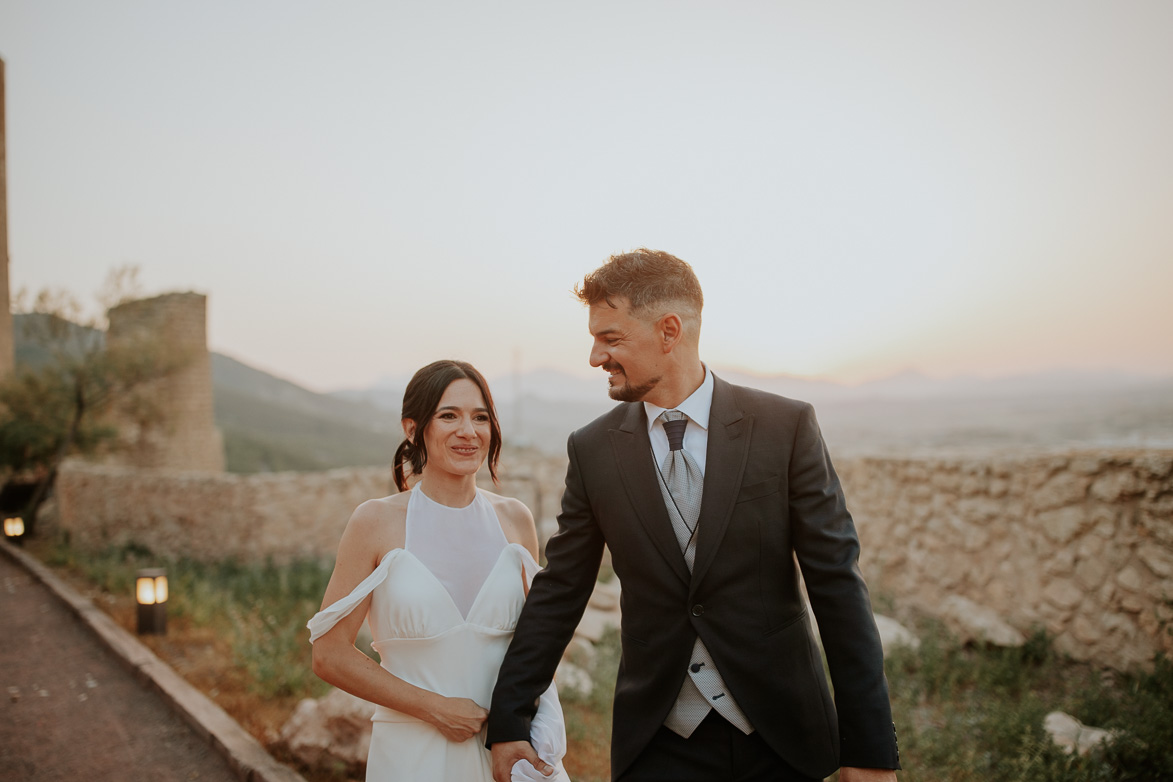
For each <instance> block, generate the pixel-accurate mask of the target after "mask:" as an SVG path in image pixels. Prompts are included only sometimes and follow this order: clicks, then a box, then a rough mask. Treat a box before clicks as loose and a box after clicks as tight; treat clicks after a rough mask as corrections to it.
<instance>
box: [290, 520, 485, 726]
mask: <svg viewBox="0 0 1173 782" xmlns="http://www.w3.org/2000/svg"><path fill="white" fill-rule="evenodd" d="M388 505H389V503H387V502H383V501H372V502H366V503H363V504H362V505H360V506H359V507H358V509H357V510H355V512H354V514H353V515H352V516H351V518H350V521H349V522H347V524H346V531H345V532H343V534H342V541H341V542H340V543H339V544H338V557H337V560H336V561H335V564H334V573H333V574H332V575H331V576H330V583H329V584H328V585H327V587H326V596H325V598H324V599H323V601H322V607H323V608H326V607H328V606H331V605H333V604H334V603H336V602H337V601H338V600H341V599H342V598H344V597H346V596H347V595H349V594H350V593H351V592H352V591H354V588H355V587H357V586H358V585H359V584H360V583H361V582H362V581H363V579H365V578H366V577H367V576H369V575H370V574H371V572H372V571H373V570H374V569H375V567H376V566H377V565H378V561H379V558H380V557H381V556H382V555H383V554H384V553H385V552H386V551H388V550H389V549H391V548H399V547H401V546H402V543H403V518H402V513H401V512H399V511H400V509H399V508H396V507H394V506H393V505H392V506H390V507H388ZM370 604H371V597H370V595H368V596H367V597H366V598H365V599H364V600H363V601H362V602H361V603H360V604H359V605H358V606H356V607H355V609H354V610H353V611H351V612H350V613H349V614H347V615H346V616H345V617H343V618H342V619H340V620H339V621H338V623H337V624H336V625H334V627H333V628H331V629H330V630H328V631H327V632H326V633H325V634H323V635H322V636H321V637H319V638H318V639H317V640H316V641H314V644H313V670H314V673H315V674H316V675H317V676H318V677H320V678H321V679H323V680H324V681H326V682H328V683H330V684H332V685H334V686H335V687H337V688H338V689H340V690H345V691H347V692H349V693H351V694H352V695H356V696H358V697H359V698H362V699H363V700H365V701H369V702H371V703H377V704H379V705H381V706H386V707H387V708H389V709H394V710H395V711H398V712H401V713H403V714H407V715H410V716H412V717H415V718H416V719H419V720H423V721H424V722H428V723H430V724H431V725H433V726H435V728H436V729H437V730H439V731H440V733H441V734H443V736H444V738H446V739H448V740H449V741H456V742H460V741H465V740H466V739H469V738H471V737H472V736H475V735H476V734H477V733H479V732H480V730H481V727H482V726H483V725H484V722H485V718H486V717H487V716H488V711H486V710H485V709H483V708H481V707H480V706H478V705H477V704H476V703H475V702H473V701H471V700H469V699H467V698H448V697H445V696H443V695H440V694H438V693H435V692H432V691H430V690H425V689H423V688H422V687H417V686H415V685H414V684H410V683H408V682H405V681H404V680H403V679H400V678H399V677H398V676H395V675H394V674H392V673H390V672H388V671H387V670H386V669H385V668H383V667H382V666H380V665H379V664H378V663H377V662H375V661H374V660H372V659H371V658H370V657H367V656H366V655H365V654H363V653H362V652H361V651H360V650H359V649H358V647H356V646H355V645H354V642H355V639H356V638H357V637H358V631H359V628H361V627H362V623H363V620H364V619H365V618H366V615H367V611H368V610H369V608H370Z"/></svg>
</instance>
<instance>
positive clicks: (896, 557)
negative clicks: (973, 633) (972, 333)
mask: <svg viewBox="0 0 1173 782" xmlns="http://www.w3.org/2000/svg"><path fill="white" fill-rule="evenodd" d="M839 472H840V476H841V478H842V480H843V484H844V487H845V489H846V492H847V500H848V507H849V508H850V509H851V510H852V513H853V515H854V517H855V521H856V525H857V527H858V529H859V534H860V540H861V544H862V546H863V559H862V562H861V567H862V569H863V571H864V574H865V576H866V577H867V579H868V583H869V585H870V586H871V588H872V590H873V591H878V592H880V593H883V594H885V595H888V596H890V597H892V598H893V599H894V600H895V601H896V603H897V604H898V605H911V606H915V607H917V608H919V609H921V610H923V611H926V612H928V613H930V614H934V615H937V616H941V617H943V618H946V620H947V621H948V617H950V616H953V617H958V616H959V615H960V614H968V615H969V616H970V617H974V616H977V617H985V619H986V620H990V618H991V617H993V618H994V619H997V618H1000V619H1001V622H1000V623H997V622H990V621H987V622H986V626H988V627H989V628H990V629H989V632H990V633H992V634H994V636H992V637H989V638H986V639H984V640H988V641H990V642H995V643H998V642H1009V640H1010V639H1008V638H1006V636H1007V634H1012V633H1013V632H1014V631H1017V632H1019V633H1024V634H1026V633H1029V632H1031V630H1032V629H1033V628H1035V627H1043V628H1045V629H1046V630H1047V631H1048V633H1050V635H1051V636H1052V637H1053V638H1054V639H1055V645H1056V647H1057V648H1058V649H1059V650H1060V651H1061V652H1064V653H1066V654H1069V655H1071V656H1072V657H1074V658H1076V659H1080V660H1094V661H1096V662H1098V663H1101V664H1105V665H1110V666H1112V667H1115V668H1119V669H1126V668H1129V667H1131V666H1133V665H1136V664H1142V663H1145V662H1147V661H1149V660H1151V659H1152V657H1153V654H1154V653H1155V652H1156V651H1157V650H1158V649H1163V650H1164V651H1166V652H1173V637H1171V636H1170V635H1169V634H1168V633H1166V632H1164V631H1163V628H1164V627H1165V626H1167V625H1166V623H1168V622H1170V620H1171V619H1173V611H1171V610H1170V609H1171V606H1173V603H1171V602H1170V601H1173V451H1119V452H1074V453H1040V454H1034V455H1006V456H1001V457H999V456H985V457H972V456H970V457H956V458H927V459H856V460H851V461H847V462H844V463H843V464H841V465H840V466H839ZM962 601H964V603H963V602H962ZM967 605H968V606H969V607H968V608H967V607H966V606H967ZM951 624H953V625H954V626H955V627H956V626H957V624H958V623H957V622H953V623H951Z"/></svg>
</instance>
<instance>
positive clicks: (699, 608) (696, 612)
mask: <svg viewBox="0 0 1173 782" xmlns="http://www.w3.org/2000/svg"><path fill="white" fill-rule="evenodd" d="M704 612H705V607H704V606H703V605H701V604H700V603H697V604H696V605H694V606H693V607H692V615H693V616H700V615H701V614H703V613H704Z"/></svg>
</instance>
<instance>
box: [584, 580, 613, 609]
mask: <svg viewBox="0 0 1173 782" xmlns="http://www.w3.org/2000/svg"><path fill="white" fill-rule="evenodd" d="M589 605H590V607H591V608H597V609H599V610H600V611H616V610H618V609H619V582H618V581H611V582H609V583H606V584H604V583H603V582H602V581H596V582H595V590H594V592H592V593H591V601H590V603H589Z"/></svg>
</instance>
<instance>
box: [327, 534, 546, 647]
mask: <svg viewBox="0 0 1173 782" xmlns="http://www.w3.org/2000/svg"><path fill="white" fill-rule="evenodd" d="M401 553H403V549H401V548H397V549H392V550H390V551H388V552H387V553H386V554H384V555H383V559H382V560H381V561H380V562H379V565H378V567H376V568H375V569H374V570H372V571H371V574H370V575H369V576H367V577H366V578H364V579H363V580H362V583H360V584H359V585H358V586H356V587H355V588H354V589H353V590H352V591H351V593H350V594H349V595H347V596H346V597H344V598H342V599H341V600H338V601H337V602H335V603H332V604H331V605H329V606H327V607H325V608H323V609H322V610H321V611H319V612H318V613H316V614H314V615H313V617H311V618H310V621H308V622H307V623H306V627H308V628H309V631H310V643H313V642H314V641H316V640H318V639H319V638H321V637H322V636H323V635H325V634H326V633H328V632H330V630H331V629H333V627H334V625H336V624H338V623H339V622H341V621H342V619H343V618H345V617H346V616H349V615H350V612H351V611H353V610H354V609H355V608H357V607H358V605H359V604H360V603H361V602H362V601H363V600H365V599H366V597H367V595H369V594H370V593H371V592H374V591H375V587H377V586H378V585H379V584H381V583H383V581H384V580H385V579H386V578H387V572H388V571H389V570H390V569H391V563H392V562H394V561H395V560H396V559H397V558H398V555H399V554H401ZM530 559H531V560H532V557H531V558H530ZM535 564H536V563H535ZM526 567H527V569H528V565H527V566H526ZM530 578H532V576H530Z"/></svg>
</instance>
